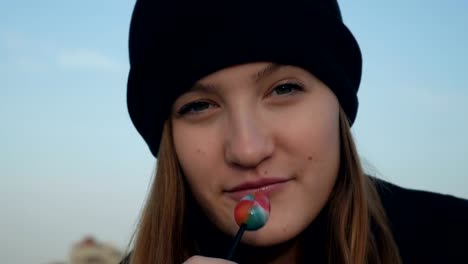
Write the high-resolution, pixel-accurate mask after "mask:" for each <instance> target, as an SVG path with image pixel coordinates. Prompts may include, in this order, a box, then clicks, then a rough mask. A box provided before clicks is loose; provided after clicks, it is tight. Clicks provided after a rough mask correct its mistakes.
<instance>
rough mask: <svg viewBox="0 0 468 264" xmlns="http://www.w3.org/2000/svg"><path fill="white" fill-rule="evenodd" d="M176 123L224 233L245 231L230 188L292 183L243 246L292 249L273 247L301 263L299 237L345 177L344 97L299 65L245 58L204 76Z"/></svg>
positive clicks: (205, 206) (208, 209) (182, 156)
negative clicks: (268, 180) (236, 215)
mask: <svg viewBox="0 0 468 264" xmlns="http://www.w3.org/2000/svg"><path fill="white" fill-rule="evenodd" d="M194 102H195V103H194ZM171 119H172V125H173V139H174V146H175V150H176V154H177V157H178V159H179V162H180V164H181V167H182V170H183V173H184V175H185V177H186V178H187V182H188V184H189V186H190V188H191V190H192V192H193V195H194V197H195V199H196V200H197V202H198V203H199V204H200V205H201V208H202V210H203V211H204V213H205V214H206V215H207V216H208V218H209V219H210V220H211V222H212V223H213V224H214V225H215V226H216V227H217V228H219V229H220V230H221V231H223V232H225V233H227V234H230V235H232V236H234V235H235V233H236V232H237V230H238V226H237V224H236V223H235V221H234V218H233V210H234V207H235V205H236V203H237V200H236V199H234V198H233V197H232V195H230V193H229V192H228V191H229V190H231V189H232V188H233V187H234V186H238V185H239V184H242V183H244V182H247V181H256V180H258V179H262V178H275V179H283V180H286V182H285V183H284V184H282V185H281V188H280V189H279V190H278V191H276V192H273V193H271V194H270V196H269V197H270V203H271V214H270V219H269V220H268V222H267V224H266V225H265V226H264V227H263V228H261V229H260V230H258V231H255V232H246V233H245V234H244V236H243V238H242V242H244V243H246V244H249V245H252V246H261V247H263V248H267V247H272V246H277V245H280V244H284V245H288V246H282V247H281V248H282V249H281V250H280V251H276V252H279V254H275V258H276V260H277V261H276V262H275V263H287V262H288V261H289V263H291V260H292V259H294V260H297V259H298V258H299V257H298V253H297V251H298V249H299V248H300V246H298V243H295V242H294V241H295V239H296V238H297V237H298V235H299V234H300V233H301V232H302V231H303V230H304V229H305V228H306V227H307V226H308V225H310V224H311V222H312V221H313V220H314V219H315V217H316V216H317V215H318V214H319V212H320V210H321V209H322V208H323V207H324V206H325V204H326V202H327V200H328V199H329V196H330V193H331V191H332V188H333V186H334V183H335V180H336V177H337V174H338V169H339V163H340V160H339V152H340V149H339V142H340V141H339V103H338V100H337V98H336V97H335V95H334V94H333V92H332V91H331V90H330V89H329V88H328V87H327V86H326V85H325V84H324V83H322V82H321V81H320V80H318V79H317V78H316V77H315V76H314V75H312V74H311V73H309V72H308V71H305V70H303V69H301V68H298V67H294V66H284V65H275V64H271V63H263V62H262V63H251V64H243V65H239V66H233V67H230V68H226V69H222V70H220V71H217V72H214V73H212V74H210V75H208V76H206V77H204V78H202V79H201V80H199V81H198V82H197V83H196V84H195V85H194V87H193V88H192V89H191V90H189V91H188V92H186V93H185V94H183V95H181V96H180V97H179V98H178V99H177V100H176V102H175V103H174V105H173V115H172V117H171ZM268 262H269V263H273V262H274V260H269V261H268ZM189 263H198V262H189ZM200 263H202V262H200ZM207 263H208V262H207ZM213 263H217V262H213ZM220 263H223V262H220ZM259 263H260V262H259Z"/></svg>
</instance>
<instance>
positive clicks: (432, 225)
mask: <svg viewBox="0 0 468 264" xmlns="http://www.w3.org/2000/svg"><path fill="white" fill-rule="evenodd" d="M376 183H377V190H378V192H379V194H380V198H381V200H382V204H383V207H384V208H385V211H386V214H387V217H388V220H389V223H390V227H391V229H392V231H393V236H394V239H395V241H396V244H397V245H398V248H399V250H400V255H401V257H402V260H403V263H405V264H406V263H424V264H430V263H438V264H439V263H440V264H446V263H464V264H468V200H465V199H461V198H457V197H454V196H451V195H443V194H438V193H433V192H426V191H418V190H411V189H407V188H402V187H399V186H397V185H394V184H391V183H388V182H385V181H382V180H377V181H376ZM319 218H320V216H319ZM316 220H317V219H316ZM317 221H318V222H325V221H326V219H324V218H322V221H321V220H320V219H318V220H317ZM314 222H316V221H314ZM313 225H315V226H314V227H312V228H310V229H309V230H307V231H306V232H309V233H310V234H311V235H310V237H315V238H318V239H313V240H310V241H309V243H308V244H307V247H308V248H310V249H311V250H308V252H307V254H306V255H308V257H307V256H306V259H310V262H311V263H325V260H326V256H325V254H323V252H325V250H324V241H325V239H324V238H325V237H326V232H325V228H322V227H323V225H322V224H317V223H315V224H313ZM200 229H201V228H200ZM203 232H205V231H203ZM205 233H206V235H205V236H204V237H205V238H206V240H207V241H211V243H209V244H210V247H209V248H206V249H205V250H203V249H202V252H201V254H202V255H205V256H212V257H223V255H224V254H221V255H220V254H218V253H219V252H224V251H226V249H227V248H228V247H229V245H230V243H232V238H227V237H223V235H220V234H215V233H212V232H211V231H206V232H205ZM205 233H204V234H205ZM212 241H217V242H216V243H212ZM241 250H242V246H241ZM248 254H252V253H250V252H249V253H248ZM248 254H247V255H248ZM307 262H309V261H307ZM161 263H164V262H161ZM121 264H129V262H128V257H127V259H126V260H124V261H123V262H121Z"/></svg>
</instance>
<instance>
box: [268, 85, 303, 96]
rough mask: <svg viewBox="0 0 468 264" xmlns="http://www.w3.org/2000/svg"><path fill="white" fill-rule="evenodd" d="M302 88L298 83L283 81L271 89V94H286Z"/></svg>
mask: <svg viewBox="0 0 468 264" xmlns="http://www.w3.org/2000/svg"><path fill="white" fill-rule="evenodd" d="M303 90H304V88H302V86H301V85H300V84H297V83H283V84H280V85H278V86H276V87H275V88H273V90H272V92H271V93H272V94H274V95H288V94H293V93H295V92H297V91H303Z"/></svg>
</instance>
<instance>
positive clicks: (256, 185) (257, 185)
mask: <svg viewBox="0 0 468 264" xmlns="http://www.w3.org/2000/svg"><path fill="white" fill-rule="evenodd" d="M291 180H292V179H286V180H285V179H262V180H258V181H253V182H245V183H242V184H240V185H237V186H236V187H234V188H231V189H228V190H227V191H225V193H226V194H227V195H228V196H229V197H231V198H232V199H234V200H236V201H239V200H240V199H242V197H244V196H246V195H248V194H252V193H257V192H261V193H263V194H265V195H267V196H268V197H270V196H271V195H273V194H274V193H277V192H280V191H281V190H283V189H284V188H285V187H286V185H287V184H288V182H290V181H291Z"/></svg>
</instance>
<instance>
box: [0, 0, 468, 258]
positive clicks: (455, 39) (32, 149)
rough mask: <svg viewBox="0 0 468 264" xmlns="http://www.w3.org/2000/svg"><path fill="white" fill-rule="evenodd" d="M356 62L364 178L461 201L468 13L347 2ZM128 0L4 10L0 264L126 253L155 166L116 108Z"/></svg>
mask: <svg viewBox="0 0 468 264" xmlns="http://www.w3.org/2000/svg"><path fill="white" fill-rule="evenodd" d="M340 4H341V6H342V13H343V16H344V19H345V22H346V23H347V24H348V26H349V27H350V28H351V30H352V31H353V33H354V34H355V36H356V38H357V39H358V41H359V43H360V45H361V48H362V51H363V55H364V73H363V81H362V85H361V88H360V92H359V98H360V108H359V113H358V118H357V121H356V123H355V125H354V127H353V132H354V134H355V136H356V141H357V145H358V149H359V151H360V153H361V156H362V157H363V159H364V160H365V164H366V165H365V167H366V168H368V170H370V171H373V172H375V173H378V175H379V176H380V177H381V178H384V179H387V180H389V181H392V182H395V183H397V184H400V185H402V186H406V187H411V188H419V189H426V190H432V191H437V192H443V193H448V194H452V195H457V196H461V197H465V198H468V182H467V179H468V178H467V176H468V172H467V171H468V139H467V138H466V135H468V117H467V116H468V89H467V88H468V73H467V69H468V49H467V47H468V34H467V33H466V32H467V28H468V16H467V15H466V14H467V12H468V2H467V1H463V0H446V1H432V0H425V1H422V0H406V1H405V0H393V1H385V2H380V1H371V0H353V1H351V0H346V1H345V0H342V1H340ZM133 5H134V1H130V0H112V1H111V0H101V1H91V0H81V1H57V0H56V1H53V0H43V1H31V0H18V1H2V2H0V122H1V123H0V124H1V129H0V177H1V178H0V180H1V184H0V208H1V210H2V213H1V215H2V217H1V218H0V255H1V256H2V262H4V263H13V264H15V263H18V264H23V263H24V264H29V263H47V262H49V261H53V260H65V259H66V258H67V254H68V250H69V248H70V246H71V244H72V243H73V242H75V241H77V240H80V239H81V238H82V237H83V236H84V235H87V234H91V235H95V236H96V237H97V238H98V239H100V240H103V241H109V242H113V243H114V244H115V245H117V246H119V247H121V248H124V247H125V246H126V244H127V242H128V240H129V238H130V235H131V233H132V231H133V228H134V226H135V223H136V219H137V216H138V213H139V211H140V208H141V206H142V203H143V200H144V197H145V195H146V192H147V189H148V184H149V182H150V177H151V174H152V171H153V167H154V159H153V158H152V156H151V155H150V153H149V151H148V150H147V148H146V145H145V144H144V143H143V141H142V140H141V139H140V137H139V136H138V134H137V133H136V131H135V130H134V128H133V127H132V124H131V122H130V119H129V117H128V114H127V110H126V105H125V92H126V91H125V89H126V77H127V76H126V74H127V71H128V59H127V56H128V53H127V35H128V25H129V20H130V15H131V11H132V8H133Z"/></svg>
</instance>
